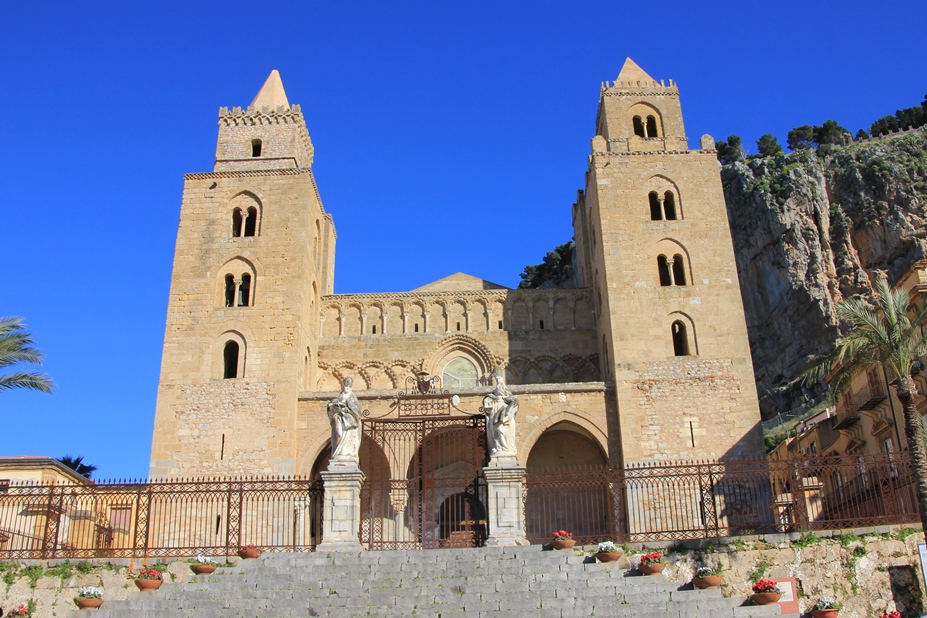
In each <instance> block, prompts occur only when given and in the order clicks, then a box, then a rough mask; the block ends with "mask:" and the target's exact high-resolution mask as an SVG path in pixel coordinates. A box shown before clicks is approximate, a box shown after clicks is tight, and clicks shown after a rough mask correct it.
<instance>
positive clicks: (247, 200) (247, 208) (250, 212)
mask: <svg viewBox="0 0 927 618" xmlns="http://www.w3.org/2000/svg"><path fill="white" fill-rule="evenodd" d="M227 208H228V212H229V213H230V217H231V222H232V229H231V236H232V238H244V237H250V236H260V227H261V215H262V210H263V205H262V203H261V200H260V198H258V196H257V195H255V194H254V193H252V192H250V191H240V192H239V193H237V194H235V195H234V196H232V198H231V199H229V201H228V207H227Z"/></svg>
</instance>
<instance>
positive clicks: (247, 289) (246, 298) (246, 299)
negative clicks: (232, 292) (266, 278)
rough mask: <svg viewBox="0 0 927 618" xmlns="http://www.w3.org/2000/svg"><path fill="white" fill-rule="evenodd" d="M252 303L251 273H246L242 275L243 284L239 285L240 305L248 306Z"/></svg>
mask: <svg viewBox="0 0 927 618" xmlns="http://www.w3.org/2000/svg"><path fill="white" fill-rule="evenodd" d="M250 305H251V275H249V274H248V273H244V274H243V275H242V276H241V285H239V286H238V306H239V307H248V306H250Z"/></svg>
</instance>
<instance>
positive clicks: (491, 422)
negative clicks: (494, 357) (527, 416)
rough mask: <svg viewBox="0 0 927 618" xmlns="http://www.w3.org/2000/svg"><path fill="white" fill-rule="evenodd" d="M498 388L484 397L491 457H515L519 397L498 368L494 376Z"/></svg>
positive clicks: (484, 411)
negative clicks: (514, 393)
mask: <svg viewBox="0 0 927 618" xmlns="http://www.w3.org/2000/svg"><path fill="white" fill-rule="evenodd" d="M492 377H493V379H494V380H495V382H496V388H495V389H493V391H492V392H491V393H489V394H488V395H486V396H485V397H483V407H482V411H483V414H485V415H486V437H487V442H488V444H487V445H488V446H489V456H490V457H491V458H493V457H500V456H505V457H514V456H515V454H516V448H515V415H516V414H518V397H516V396H515V395H513V394H512V391H510V390H509V387H508V386H506V385H505V374H504V373H503V370H502V368H501V367H498V368H497V369H496V370H495V371H494V372H493V374H492Z"/></svg>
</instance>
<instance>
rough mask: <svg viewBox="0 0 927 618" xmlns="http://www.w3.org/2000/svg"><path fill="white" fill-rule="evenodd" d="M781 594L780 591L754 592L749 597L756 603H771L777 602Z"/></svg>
mask: <svg viewBox="0 0 927 618" xmlns="http://www.w3.org/2000/svg"><path fill="white" fill-rule="evenodd" d="M781 596H782V593H781V592H754V593H753V596H752V597H751V598H752V599H753V602H754V603H755V604H756V605H772V604H773V603H778V602H779V598H780V597H781Z"/></svg>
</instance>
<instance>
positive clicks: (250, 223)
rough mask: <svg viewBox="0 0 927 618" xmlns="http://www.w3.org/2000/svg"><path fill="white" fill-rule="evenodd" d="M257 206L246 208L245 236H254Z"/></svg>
mask: <svg viewBox="0 0 927 618" xmlns="http://www.w3.org/2000/svg"><path fill="white" fill-rule="evenodd" d="M257 216H258V215H257V208H255V207H254V206H252V207H250V208H249V209H248V217H247V218H246V219H245V236H254V235H255V232H256V231H257Z"/></svg>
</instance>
